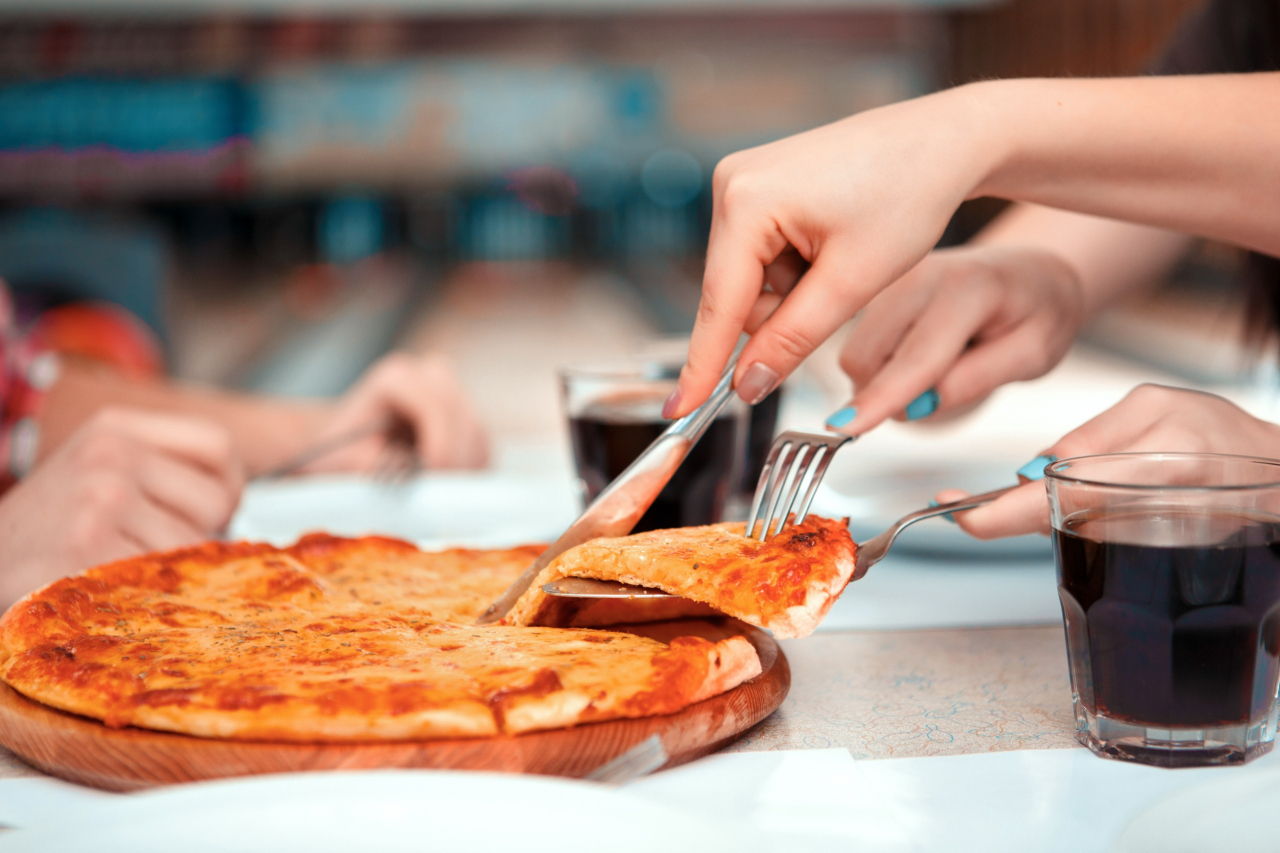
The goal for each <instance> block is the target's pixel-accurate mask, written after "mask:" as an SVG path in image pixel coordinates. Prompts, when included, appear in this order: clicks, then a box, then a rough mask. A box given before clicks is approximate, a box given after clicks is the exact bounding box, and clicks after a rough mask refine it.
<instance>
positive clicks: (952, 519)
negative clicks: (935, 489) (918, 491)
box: [929, 501, 960, 524]
mask: <svg viewBox="0 0 1280 853" xmlns="http://www.w3.org/2000/svg"><path fill="white" fill-rule="evenodd" d="M940 505H941V504H939V503H938V502H937V501H929V506H940ZM938 517H939V518H945V519H946V520H947V521H949V522H951V523H952V524H959V523H960V522H958V521H956V517H955V516H954V515H952V514H951V513H949V512H948V513H946V514H944V515H940V516H938Z"/></svg>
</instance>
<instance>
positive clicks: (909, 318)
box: [840, 262, 933, 388]
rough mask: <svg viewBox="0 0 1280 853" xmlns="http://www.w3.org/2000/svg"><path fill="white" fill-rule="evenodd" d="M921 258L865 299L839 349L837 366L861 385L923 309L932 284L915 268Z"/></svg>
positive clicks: (877, 368) (889, 352)
mask: <svg viewBox="0 0 1280 853" xmlns="http://www.w3.org/2000/svg"><path fill="white" fill-rule="evenodd" d="M923 264H924V262H921V264H919V265H917V266H916V267H915V269H914V270H912V271H911V272H910V273H908V274H907V275H905V276H903V277H902V278H901V279H899V280H898V281H896V282H894V283H893V284H892V285H890V286H889V287H887V288H885V289H884V290H883V291H882V292H880V293H878V294H877V295H876V297H875V298H874V299H872V300H871V301H870V302H868V303H867V307H866V308H863V309H862V314H861V315H860V316H859V317H858V324H857V326H855V327H854V330H853V333H852V334H850V335H849V339H848V341H847V342H846V343H845V346H844V349H843V350H842V351H841V353H840V368H841V369H842V370H843V371H844V372H845V373H846V374H848V376H849V378H850V379H852V380H853V383H854V386H855V387H858V388H862V387H864V386H865V385H866V384H867V383H868V382H870V381H871V378H872V377H873V376H875V375H876V373H877V372H878V371H879V370H880V368H881V367H883V366H884V363H885V362H886V361H888V360H889V358H890V356H892V355H893V351H894V350H895V349H897V347H898V344H899V343H900V342H901V341H902V338H903V336H904V335H906V333H907V331H908V330H909V329H910V328H911V326H912V324H914V323H915V322H916V320H917V318H919V317H920V315H921V314H923V313H924V311H925V308H926V306H927V305H928V304H929V300H930V299H931V298H932V296H933V288H931V287H927V286H924V285H923V284H922V279H921V278H920V276H919V273H918V271H919V270H920V268H921V266H922V265H923Z"/></svg>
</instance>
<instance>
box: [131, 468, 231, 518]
mask: <svg viewBox="0 0 1280 853" xmlns="http://www.w3.org/2000/svg"><path fill="white" fill-rule="evenodd" d="M138 484H139V487H140V488H141V490H142V492H143V494H145V495H146V496H147V497H148V498H149V499H150V500H151V501H153V502H154V503H157V504H160V505H161V506H163V507H164V508H165V509H167V510H168V511H170V512H172V513H174V514H175V515H177V516H180V517H181V518H183V519H185V520H186V521H187V522H189V523H190V524H191V525H192V526H193V527H195V528H196V529H198V530H199V531H200V532H201V533H202V534H204V535H211V534H213V533H215V532H217V531H219V530H222V529H224V528H225V527H226V526H227V523H228V522H230V520H231V515H232V513H233V512H235V508H236V504H237V503H238V502H239V499H240V494H239V492H234V491H232V490H230V489H229V488H228V487H227V485H226V483H225V482H224V481H222V480H220V479H219V478H217V477H214V476H213V475H211V474H209V473H208V471H206V470H205V469H203V468H198V467H196V466H193V465H190V464H186V463H184V462H180V461H178V460H177V459H175V458H173V457H169V456H164V455H161V454H149V455H147V456H146V457H145V458H144V459H143V460H142V462H141V464H139V466H138Z"/></svg>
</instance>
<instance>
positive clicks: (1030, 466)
mask: <svg viewBox="0 0 1280 853" xmlns="http://www.w3.org/2000/svg"><path fill="white" fill-rule="evenodd" d="M1057 461H1058V457H1056V456H1054V455H1053V454H1052V453H1046V454H1045V455H1044V456H1037V457H1036V458H1035V459H1032V460H1031V461H1030V462H1028V463H1027V464H1026V465H1023V466H1022V467H1021V468H1019V469H1018V476H1019V477H1026V478H1027V479H1028V480H1043V479H1044V469H1045V467H1046V466H1048V465H1052V464H1053V463H1054V462H1057Z"/></svg>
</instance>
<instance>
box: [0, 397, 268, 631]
mask: <svg viewBox="0 0 1280 853" xmlns="http://www.w3.org/2000/svg"><path fill="white" fill-rule="evenodd" d="M243 486H244V470H243V466H242V465H241V463H240V460H239V458H238V457H237V456H236V454H235V452H234V450H233V444H232V439H231V435H230V433H228V432H227V430H225V429H224V428H222V427H221V426H218V425H217V424H214V423H211V422H209V421H204V420H198V419H195V418H187V417H179V416H175V415H161V414H155V413H150V412H142V411H137V410H131V409H104V410H102V411H100V412H99V413H98V414H96V415H94V416H93V417H92V418H91V419H90V420H89V421H88V422H86V423H85V424H84V426H82V427H81V428H80V429H79V430H77V431H76V432H75V433H74V434H73V435H72V436H71V437H70V438H69V439H68V440H67V441H66V442H65V443H64V444H62V446H60V447H59V448H58V449H57V450H56V451H55V452H54V453H53V454H52V455H51V456H50V457H49V458H48V459H47V460H46V461H44V462H43V463H41V464H40V465H39V466H38V467H37V468H36V469H35V471H34V472H33V473H32V474H31V475H30V476H29V477H27V478H26V479H24V480H22V481H21V482H20V483H18V485H16V486H15V487H13V488H12V489H11V490H10V491H9V492H8V493H7V494H5V496H4V498H3V499H0V608H3V607H7V606H8V604H9V603H11V602H13V601H14V600H15V599H17V598H18V597H20V596H22V595H24V594H25V593H27V592H30V591H31V590H33V589H36V588H37V587H40V586H43V585H44V584H46V583H49V582H50V581H53V580H56V579H57V578H59V577H62V576H65V575H68V574H74V573H76V572H79V571H83V570H84V569H86V568H89V567H90V566H94V565H97V564H99V563H104V562H107V561H110V560H117V559H120V558H122V557H128V556H131V555H133V554H139V553H142V552H145V551H158V550H167V549H170V548H178V547H181V546H184V545H192V544H195V543H197V542H201V541H203V540H206V539H209V538H210V537H212V536H214V535H216V534H217V533H218V532H219V531H221V530H223V529H224V528H225V527H226V525H227V523H228V522H229V521H230V519H231V514H232V512H234V511H235V508H236V505H237V504H238V503H239V500H240V492H241V489H242V488H243Z"/></svg>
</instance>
